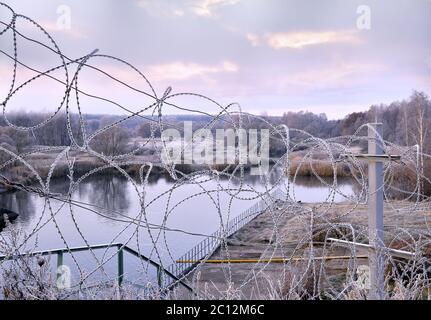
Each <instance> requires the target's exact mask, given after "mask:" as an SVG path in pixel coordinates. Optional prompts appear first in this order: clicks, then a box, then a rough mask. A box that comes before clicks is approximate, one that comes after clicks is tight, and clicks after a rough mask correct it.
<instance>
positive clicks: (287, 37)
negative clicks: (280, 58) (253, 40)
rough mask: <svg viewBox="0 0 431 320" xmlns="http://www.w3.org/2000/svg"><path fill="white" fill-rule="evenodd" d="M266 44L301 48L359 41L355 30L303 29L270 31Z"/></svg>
mask: <svg viewBox="0 0 431 320" xmlns="http://www.w3.org/2000/svg"><path fill="white" fill-rule="evenodd" d="M265 38H266V40H267V44H268V45H269V46H270V47H272V48H274V49H281V48H291V49H301V48H303V47H306V46H311V45H321V44H329V43H353V44H355V43H359V42H360V39H359V37H358V33H357V31H350V30H348V31H320V32H312V31H304V32H286V33H272V34H267V35H266V37H265Z"/></svg>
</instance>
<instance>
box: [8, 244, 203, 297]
mask: <svg viewBox="0 0 431 320" xmlns="http://www.w3.org/2000/svg"><path fill="white" fill-rule="evenodd" d="M115 247H117V248H118V253H117V255H118V265H117V269H118V284H119V285H120V286H121V284H122V282H123V278H124V258H123V250H124V251H126V252H128V253H130V254H132V255H133V256H135V257H137V258H140V259H142V260H145V261H146V262H148V263H149V264H151V265H152V266H154V267H156V268H157V282H158V285H159V287H160V288H161V287H162V274H163V273H164V274H166V275H167V276H169V277H170V278H172V279H173V280H175V282H177V283H178V284H181V285H182V286H184V287H185V288H186V289H188V290H189V291H191V292H193V291H194V290H193V288H191V287H190V286H189V285H188V284H186V283H185V282H184V281H183V280H181V279H179V278H178V277H177V276H176V275H174V274H173V273H171V272H170V271H169V270H167V269H166V268H164V267H162V266H161V265H160V264H159V263H157V262H155V261H154V260H152V259H151V258H148V257H146V256H144V255H143V254H141V253H139V252H138V251H136V250H134V249H132V248H130V247H129V246H127V245H124V244H122V243H119V242H117V243H110V244H98V245H92V246H80V247H72V248H58V249H50V250H42V251H34V252H29V253H18V254H12V255H1V256H0V261H4V260H6V261H7V260H14V259H16V258H17V257H25V256H37V255H41V256H46V255H51V254H56V255H57V267H59V266H61V265H63V254H64V253H72V252H82V251H88V250H90V249H92V250H97V249H107V248H115ZM57 276H58V274H57ZM175 282H174V283H173V284H170V285H168V286H167V287H166V289H172V288H173V287H175Z"/></svg>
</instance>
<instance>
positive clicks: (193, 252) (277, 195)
mask: <svg viewBox="0 0 431 320" xmlns="http://www.w3.org/2000/svg"><path fill="white" fill-rule="evenodd" d="M276 200H282V201H283V200H284V201H285V200H286V194H285V193H284V192H283V191H281V190H280V189H276V190H274V191H273V192H272V193H271V194H270V195H267V196H266V197H264V198H263V199H262V200H260V201H258V202H256V203H255V204H253V205H252V206H251V207H250V208H248V209H247V210H245V211H244V212H242V213H241V214H240V215H238V216H236V217H235V218H233V219H232V220H230V221H228V222H227V224H226V226H225V228H222V227H220V228H219V229H218V230H217V231H216V232H214V233H212V234H211V235H209V236H208V237H207V238H205V239H204V240H202V241H201V242H199V243H198V244H197V245H195V246H194V247H193V248H192V249H190V250H189V251H187V252H186V253H185V254H184V255H182V256H181V257H179V258H178V259H177V260H176V262H175V263H173V264H171V265H170V266H169V267H168V268H167V269H168V271H169V272H170V273H171V274H174V275H176V276H177V277H178V278H181V277H182V276H183V275H184V274H185V273H186V272H187V271H188V270H189V269H190V268H192V267H193V266H195V265H196V264H197V262H196V261H201V260H204V259H205V258H207V257H210V256H211V255H212V254H213V253H214V252H215V251H216V250H217V249H218V248H219V246H220V245H221V244H222V242H223V239H225V238H228V237H230V236H231V235H233V234H234V233H235V232H237V231H238V230H240V229H241V228H242V227H244V226H245V225H246V224H248V223H249V222H250V221H251V220H253V219H255V218H256V217H257V216H259V215H260V214H262V213H263V212H265V210H266V209H267V208H268V207H270V206H271V205H272V204H273V203H274V202H275V201H276Z"/></svg>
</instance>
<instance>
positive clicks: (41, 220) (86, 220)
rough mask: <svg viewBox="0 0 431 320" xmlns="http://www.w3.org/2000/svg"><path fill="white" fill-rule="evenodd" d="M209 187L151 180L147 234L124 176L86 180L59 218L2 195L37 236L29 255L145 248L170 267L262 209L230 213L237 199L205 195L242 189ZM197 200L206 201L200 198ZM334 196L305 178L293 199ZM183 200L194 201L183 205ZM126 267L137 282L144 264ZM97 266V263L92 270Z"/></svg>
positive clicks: (345, 185)
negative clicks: (224, 225) (225, 226)
mask: <svg viewBox="0 0 431 320" xmlns="http://www.w3.org/2000/svg"><path fill="white" fill-rule="evenodd" d="M273 178H274V180H275V179H276V178H275V177H273ZM207 179H208V177H206V176H205V177H200V178H198V179H196V180H195V181H194V182H202V183H201V184H197V183H191V182H188V183H186V184H183V185H175V184H174V182H173V181H171V180H170V179H169V178H168V177H165V176H158V177H151V178H150V181H149V183H148V185H147V187H146V188H145V190H146V192H145V199H144V200H143V202H144V204H145V206H146V210H145V217H144V216H141V217H140V218H141V219H140V220H141V221H143V224H144V222H145V221H146V222H148V223H149V224H151V226H153V227H154V228H153V229H148V228H146V227H144V226H142V227H141V228H137V226H136V224H133V223H130V222H131V221H132V220H131V218H132V219H133V218H139V213H140V208H141V201H140V199H139V196H138V194H139V193H138V192H142V186H140V185H137V186H135V185H134V184H133V183H131V182H130V181H128V180H127V179H125V178H122V177H119V176H112V175H98V176H93V177H90V178H89V179H88V180H85V181H84V182H83V183H82V184H80V185H79V187H78V188H77V189H76V191H75V192H73V195H72V200H73V201H74V202H75V204H76V205H73V206H72V207H70V206H69V204H65V203H63V202H60V201H57V200H51V201H50V202H49V205H50V206H51V209H52V210H48V203H47V201H46V200H45V199H44V198H41V197H39V196H38V195H35V194H28V193H26V192H22V191H20V192H15V193H7V194H1V195H0V207H2V208H7V209H10V210H13V211H15V212H18V213H19V218H18V219H17V220H16V221H15V222H14V225H15V226H18V227H20V228H21V229H22V230H23V231H24V232H25V233H26V236H28V235H32V236H31V238H30V239H31V241H30V242H29V243H28V245H27V248H28V249H34V246H35V245H36V246H37V249H38V250H46V249H53V248H64V247H65V246H66V244H65V243H67V245H68V246H69V247H74V246H83V245H84V246H85V245H87V244H90V245H96V244H102V243H110V242H121V243H127V244H128V245H129V246H130V247H132V248H134V249H137V248H138V245H139V250H140V251H141V252H142V253H144V254H145V255H147V256H149V255H151V257H152V258H153V259H154V260H159V259H160V260H161V261H162V262H163V263H164V264H166V265H169V264H170V263H172V260H173V259H176V258H178V257H179V256H181V255H182V254H184V253H185V252H186V251H188V250H189V249H190V248H192V247H193V246H194V245H195V244H196V243H198V242H199V241H200V240H202V239H203V236H199V235H196V234H202V235H208V234H211V233H212V232H214V231H216V230H217V229H218V228H219V226H220V221H221V218H222V219H223V221H224V222H226V221H227V220H228V219H232V218H233V217H235V216H236V215H238V214H240V213H242V212H243V211H244V210H246V209H247V208H249V207H250V206H251V205H253V203H254V202H257V201H258V199H255V200H237V199H235V200H233V201H232V202H231V207H230V210H229V205H228V204H229V203H230V200H231V197H230V196H229V194H228V193H227V192H221V193H218V194H217V193H216V192H211V193H209V194H207V193H204V192H203V190H217V188H220V187H221V186H222V187H223V188H229V187H231V188H238V183H236V185H235V183H233V182H232V181H231V182H229V181H228V180H221V181H219V182H218V183H217V182H216V181H215V180H210V181H206V182H203V181H204V180H207ZM245 183H247V184H248V185H249V186H250V187H252V188H255V189H256V190H259V191H262V190H264V187H263V184H262V182H261V181H260V178H259V177H250V176H247V178H246V179H245ZM273 183H274V182H273ZM174 186H175V187H176V188H175V190H174V191H173V192H172V193H171V194H165V195H163V196H161V197H160V195H161V194H163V193H166V192H167V191H169V190H170V189H171V188H172V187H174ZM68 187H69V184H68V183H65V181H64V180H61V179H60V180H53V181H52V183H51V186H50V188H51V190H52V192H56V193H61V194H66V193H67V191H68ZM136 188H138V190H137V189H136ZM339 191H341V192H342V193H343V194H344V195H347V196H352V195H353V194H354V190H353V186H352V184H351V183H350V182H349V181H348V180H341V181H339ZM197 193H202V194H201V195H198V196H193V195H196V194H197ZM329 193H330V189H329V188H328V187H327V186H324V185H322V184H321V183H320V182H318V181H317V180H316V179H311V178H305V177H301V178H298V179H297V180H296V182H295V184H293V185H292V189H291V196H292V197H295V200H297V201H302V202H322V201H325V200H327V198H328V194H329ZM192 196H193V197H192ZM241 196H243V197H245V198H250V197H253V196H256V195H255V194H253V193H251V192H242V193H241ZM168 199H169V201H168ZM184 199H187V200H186V201H183V200H184ZM343 200H345V197H344V196H343V195H341V194H336V195H335V201H343ZM218 204H219V205H218ZM218 206H220V208H221V210H220V211H219V210H218V209H217V207H218ZM87 209H91V210H87ZM96 212H98V213H96ZM166 212H168V215H166ZM166 216H167V218H166ZM165 218H166V220H165ZM164 222H165V224H164V226H165V229H166V228H168V229H175V230H165V231H163V230H161V228H159V227H157V226H160V225H163V223H164ZM35 228H36V229H37V232H36V233H35V234H34V235H33V234H32V231H34V230H35ZM137 229H139V230H137ZM190 233H192V234H190ZM153 241H154V242H155V243H156V246H155V247H157V249H158V250H157V253H156V252H154V250H153V249H154V245H153ZM104 253H105V254H106V252H104ZM101 254H102V253H97V254H96V256H97V257H100V255H101ZM76 256H78V258H76V259H77V260H78V261H79V263H78V264H79V265H80V266H82V265H85V266H87V267H89V268H90V269H91V268H92V264H93V265H94V266H95V265H97V263H98V262H97V261H96V259H95V258H93V257H92V256H91V254H90V253H80V254H76ZM84 256H86V257H84ZM108 256H109V254H108ZM125 259H126V265H127V268H126V273H128V274H134V277H135V278H136V272H137V270H138V269H140V265H139V262H137V261H134V260H136V259H132V257H126V258H125ZM92 260H94V261H93V262H91V261H92ZM83 261H84V262H83ZM115 261H116V260H115V258H114V256H113V254H112V259H111V260H110V261H109V262H108V263H107V264H106V269H108V270H110V272H111V273H112V271H113V270H114V269H115V268H116V262H115ZM67 263H69V264H70V265H71V268H72V269H73V270H74V272H77V273H79V270H78V269H79V268H78V267H77V266H76V264H75V263H74V261H73V259H72V257H65V264H67ZM113 274H115V272H114V273H113Z"/></svg>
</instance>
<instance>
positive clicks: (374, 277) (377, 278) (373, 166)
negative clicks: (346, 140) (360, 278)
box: [368, 123, 385, 300]
mask: <svg viewBox="0 0 431 320" xmlns="http://www.w3.org/2000/svg"><path fill="white" fill-rule="evenodd" d="M378 136H380V137H382V136H383V130H382V124H381V123H375V124H370V127H369V128H368V153H369V154H370V155H382V154H383V148H382V145H381V142H380V139H381V138H379V137H378ZM368 184H369V199H368V232H369V241H370V242H369V243H370V245H371V246H372V247H373V249H371V250H370V251H369V264H370V285H371V287H370V294H369V298H370V299H379V300H380V299H384V296H385V290H384V282H385V275H384V255H383V252H382V246H383V245H384V244H383V161H382V160H379V159H369V162H368Z"/></svg>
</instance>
